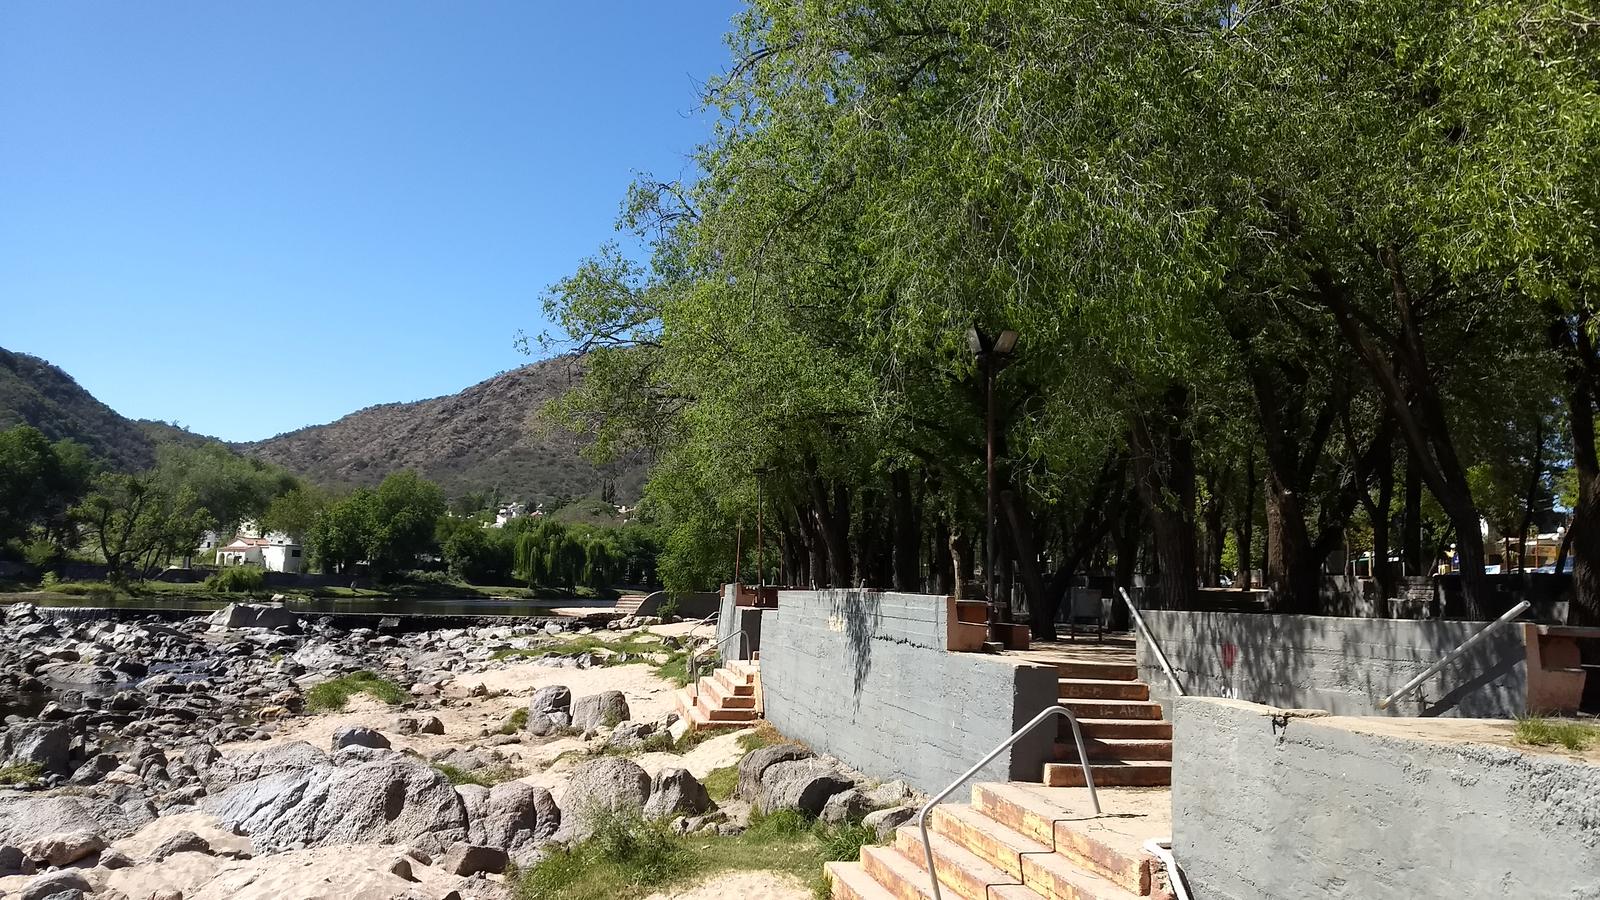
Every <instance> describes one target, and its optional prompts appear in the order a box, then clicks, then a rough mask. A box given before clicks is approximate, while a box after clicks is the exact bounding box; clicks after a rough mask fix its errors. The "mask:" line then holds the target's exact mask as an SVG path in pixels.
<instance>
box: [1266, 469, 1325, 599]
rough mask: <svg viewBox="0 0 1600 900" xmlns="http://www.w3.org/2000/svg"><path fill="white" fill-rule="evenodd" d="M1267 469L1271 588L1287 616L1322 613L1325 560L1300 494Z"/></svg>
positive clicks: (1268, 573) (1268, 567) (1269, 574)
mask: <svg viewBox="0 0 1600 900" xmlns="http://www.w3.org/2000/svg"><path fill="white" fill-rule="evenodd" d="M1277 476H1278V473H1277V472H1276V471H1275V470H1274V469H1273V468H1272V467H1271V466H1269V467H1268V469H1267V535H1268V537H1267V547H1268V555H1267V587H1268V588H1269V589H1271V591H1272V603H1273V607H1274V608H1276V609H1279V610H1281V611H1283V612H1286V613H1303V614H1313V613H1317V612H1320V611H1321V581H1322V560H1321V559H1319V558H1318V557H1317V552H1316V548H1315V546H1314V545H1313V544H1312V541H1311V535H1310V533H1309V532H1308V531H1307V530H1306V519H1305V509H1304V507H1303V506H1302V504H1301V502H1300V495H1299V494H1298V493H1296V492H1295V491H1294V490H1293V489H1291V488H1289V487H1286V486H1285V485H1284V484H1283V483H1282V482H1281V481H1279V480H1278V477H1277Z"/></svg>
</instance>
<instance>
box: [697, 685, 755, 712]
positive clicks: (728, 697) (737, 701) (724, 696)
mask: <svg viewBox="0 0 1600 900" xmlns="http://www.w3.org/2000/svg"><path fill="white" fill-rule="evenodd" d="M700 698H701V700H702V701H704V700H706V699H707V698H709V699H711V700H712V701H713V703H714V705H716V706H720V707H723V708H725V709H755V708H756V697H755V694H753V693H751V694H736V693H734V692H733V691H730V690H728V688H727V686H726V685H724V684H723V683H722V682H720V681H717V680H716V679H714V678H702V679H701V680H700Z"/></svg>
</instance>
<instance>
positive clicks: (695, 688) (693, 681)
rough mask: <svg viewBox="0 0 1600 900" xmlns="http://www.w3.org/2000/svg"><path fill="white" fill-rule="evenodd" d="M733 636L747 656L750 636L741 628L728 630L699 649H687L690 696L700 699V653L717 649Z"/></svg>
mask: <svg viewBox="0 0 1600 900" xmlns="http://www.w3.org/2000/svg"><path fill="white" fill-rule="evenodd" d="M734 638H738V639H739V642H740V646H741V647H742V648H743V649H744V653H745V655H746V656H749V655H750V637H749V636H748V635H746V634H745V633H744V629H743V628H741V629H739V630H738V631H734V632H730V633H729V634H728V636H727V637H725V638H723V639H721V640H719V641H716V642H714V643H712V644H711V646H709V647H701V648H700V649H699V650H691V651H689V685H690V688H689V692H690V696H692V697H694V698H695V699H696V700H699V699H700V654H702V653H706V652H708V651H711V650H716V649H719V648H720V647H721V646H722V645H723V644H726V643H727V642H729V641H731V640H733V639H734Z"/></svg>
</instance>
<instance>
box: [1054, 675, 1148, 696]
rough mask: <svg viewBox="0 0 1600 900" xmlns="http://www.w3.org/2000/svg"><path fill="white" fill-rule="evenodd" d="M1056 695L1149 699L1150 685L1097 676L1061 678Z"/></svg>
mask: <svg viewBox="0 0 1600 900" xmlns="http://www.w3.org/2000/svg"><path fill="white" fill-rule="evenodd" d="M1057 684H1058V687H1057V695H1058V696H1060V697H1061V698H1062V699H1073V700H1149V699H1150V687H1149V685H1146V684H1145V683H1144V682H1142V681H1110V680H1102V679H1098V678H1062V679H1061V680H1060V681H1059V682H1057Z"/></svg>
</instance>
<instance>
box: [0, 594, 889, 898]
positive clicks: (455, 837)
mask: <svg viewBox="0 0 1600 900" xmlns="http://www.w3.org/2000/svg"><path fill="white" fill-rule="evenodd" d="M630 624H635V623H630ZM584 630H585V631H586V630H587V629H584ZM560 631H561V629H560V628H558V627H554V626H546V627H545V628H542V629H535V628H533V627H531V626H521V627H518V626H493V627H482V628H469V629H457V630H450V631H438V632H423V633H413V634H406V635H385V634H378V633H374V632H372V631H370V630H366V629H355V630H351V631H341V630H337V629H334V628H332V627H331V625H330V624H329V623H328V622H326V621H323V622H318V621H315V620H306V619H302V618H300V617H298V616H296V615H295V614H294V613H293V611H291V610H287V609H283V608H281V607H254V606H239V607H233V608H230V609H227V610H223V611H221V612H219V613H217V614H215V615H213V616H210V617H196V618H193V619H190V620H185V621H181V622H177V623H166V624H163V623H160V622H156V621H153V620H151V621H145V622H116V623H113V622H78V623H68V622H64V621H53V620H50V619H47V618H44V617H42V616H40V615H39V614H38V613H37V611H35V610H33V609H32V608H30V607H28V606H26V605H16V606H12V607H10V608H9V609H7V610H6V612H5V616H4V622H3V624H0V711H9V712H10V714H9V715H6V717H5V720H4V727H3V728H0V898H5V900H12V898H14V897H20V898H23V900H77V898H83V897H93V898H97V900H100V898H104V900H119V898H136V900H146V898H164V900H179V898H185V897H186V898H189V900H195V898H209V897H217V898H224V897H225V898H228V900H249V898H253V897H262V898H266V897H280V896H301V897H340V898H351V897H361V898H367V897H370V898H379V897H383V898H391V897H395V898H413V900H422V898H428V900H440V898H449V897H457V898H466V897H480V898H499V897H508V896H509V894H510V892H509V886H508V885H507V884H506V883H505V879H504V876H503V873H505V872H506V871H507V870H508V868H509V867H510V866H511V865H517V866H528V865H532V864H534V863H536V862H538V860H539V859H540V858H542V856H543V855H544V854H545V853H546V852H548V849H549V848H550V847H552V846H554V845H556V844H558V843H559V842H568V841H575V840H581V839H582V838H584V837H585V836H587V835H588V834H589V833H590V832H591V831H592V829H593V827H594V825H595V824H596V823H597V822H599V821H601V820H602V819H603V818H604V817H605V816H608V815H626V816H641V817H646V818H652V819H662V820H666V821H670V822H671V823H672V826H673V827H674V828H675V829H676V830H678V831H679V832H682V833H691V832H703V831H704V832H711V831H715V832H719V833H724V834H726V833H736V832H737V831H739V830H741V829H742V828H743V827H744V824H745V823H746V822H747V821H748V820H749V817H750V815H751V813H752V811H760V812H767V811H771V810H776V809H782V808H798V809H803V810H805V811H806V812H808V813H810V814H814V815H817V816H819V817H821V818H823V819H825V820H829V821H844V820H847V819H856V818H860V817H862V816H863V815H866V816H867V817H868V822H869V823H870V824H873V825H877V826H878V827H879V828H880V829H881V830H883V831H889V830H892V829H893V827H895V826H897V825H898V824H899V823H900V822H901V821H904V819H905V818H906V817H908V816H909V815H910V807H909V806H908V805H907V804H908V803H909V801H910V800H911V797H910V792H909V791H907V790H906V789H905V788H904V786H902V785H898V784H890V785H884V786H877V787H873V786H869V785H867V784H866V783H865V782H864V781H863V780H862V779H860V778H859V777H857V776H856V775H854V773H851V772H849V771H848V770H846V769H845V768H844V767H842V766H840V765H839V764H837V763H835V762H831V761H828V760H822V759H818V758H816V757H814V756H813V755H812V754H811V753H810V752H809V751H807V750H806V749H804V748H802V747H799V746H796V745H781V746H777V747H765V748H762V749H760V750H756V751H754V752H751V753H749V754H743V753H741V752H740V751H739V749H738V747H737V744H736V743H735V740H736V735H723V736H718V737H715V738H712V739H710V740H709V741H706V742H705V743H704V744H703V745H701V746H699V747H697V748H695V749H693V750H690V751H687V752H686V753H685V754H683V755H678V754H675V753H673V752H671V749H670V748H671V746H672V741H671V739H670V737H669V735H671V733H672V730H673V729H672V726H673V724H674V720H675V718H676V716H675V715H674V714H673V713H672V712H670V711H669V710H670V700H669V697H670V693H671V689H672V685H670V684H669V683H667V682H665V681H662V680H661V679H659V678H657V677H656V676H654V675H653V674H651V673H650V671H649V669H648V667H646V666H633V665H622V666H616V667H607V668H600V667H599V666H598V664H599V663H600V662H601V661H602V659H601V658H600V657H601V655H603V654H604V653H605V652H606V651H604V650H596V651H593V652H592V653H586V654H578V655H576V656H572V655H566V656H547V657H539V656H538V653H539V647H540V646H542V645H545V644H550V643H554V642H557V641H561V640H564V639H565V638H567V637H570V636H566V635H561V634H560ZM635 633H636V632H635ZM659 640H660V646H661V648H662V651H663V652H666V651H670V650H673V649H676V648H678V647H680V646H682V645H683V642H684V640H685V639H683V638H680V637H675V636H670V635H668V636H663V637H661V638H660V639H659ZM503 651H524V652H522V653H515V654H510V657H511V658H505V657H507V656H508V654H506V653H504V652H503ZM641 661H644V660H641ZM658 661H659V659H658ZM610 662H613V663H614V662H615V660H610ZM369 672H370V673H375V675H373V676H366V675H362V676H359V677H361V678H381V679H382V680H383V683H384V684H385V685H399V686H400V688H401V690H400V691H399V693H400V696H398V697H388V698H386V699H387V701H388V702H380V701H378V700H375V699H372V698H369V697H365V696H363V695H362V694H359V693H358V694H356V695H354V696H353V697H351V698H350V699H349V702H348V705H347V707H346V708H345V709H344V710H328V711H318V710H314V709H308V705H309V706H315V705H316V704H315V702H311V703H308V697H315V696H316V694H315V688H316V687H317V685H319V684H322V683H324V682H328V681H329V680H331V679H336V678H340V677H341V676H350V675H352V674H354V673H369ZM347 680H348V679H347ZM574 686H576V687H574ZM389 690H390V691H394V688H393V687H392V686H390V687H389ZM733 764H737V766H738V787H737V790H736V791H734V792H733V796H732V797H728V798H724V799H723V800H722V802H721V803H720V804H719V803H718V802H717V801H715V800H713V799H712V797H711V795H710V793H709V792H708V791H707V789H706V787H705V785H704V784H703V783H702V780H701V779H702V778H704V777H705V776H706V775H707V774H709V772H710V771H711V770H713V769H716V768H722V767H724V766H729V765H733ZM7 784H9V786H6V785H7ZM875 810H876V812H874V811H875Z"/></svg>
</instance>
